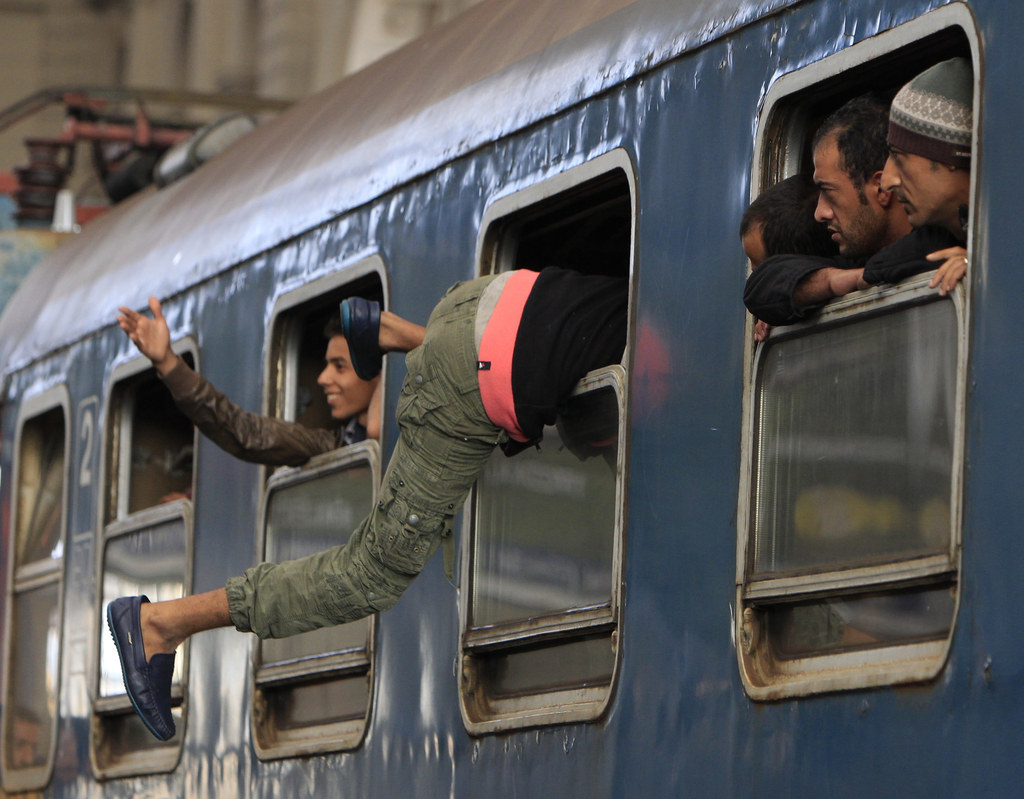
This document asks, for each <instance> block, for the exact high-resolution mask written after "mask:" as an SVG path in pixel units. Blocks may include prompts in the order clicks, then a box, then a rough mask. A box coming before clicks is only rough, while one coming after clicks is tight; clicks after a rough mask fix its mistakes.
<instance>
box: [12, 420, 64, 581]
mask: <svg viewBox="0 0 1024 799" xmlns="http://www.w3.org/2000/svg"><path fill="white" fill-rule="evenodd" d="M19 458H20V461H19V463H20V465H19V479H18V549H17V563H18V565H19V566H22V565H25V564H26V563H32V562H33V561H38V560H44V559H48V558H59V557H61V546H62V544H61V541H62V535H61V532H62V530H61V519H62V518H63V509H64V414H63V412H62V411H61V409H60V408H54V409H53V410H52V411H49V412H47V413H44V414H43V415H42V416H39V417H37V418H35V419H32V420H31V421H30V422H28V423H27V424H26V425H25V427H24V428H23V430H22V440H21V448H20V451H19Z"/></svg>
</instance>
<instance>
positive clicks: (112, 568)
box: [100, 517, 186, 696]
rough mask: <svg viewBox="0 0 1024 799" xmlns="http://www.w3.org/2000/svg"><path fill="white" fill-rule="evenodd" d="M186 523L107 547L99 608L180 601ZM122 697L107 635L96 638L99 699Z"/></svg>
mask: <svg viewBox="0 0 1024 799" xmlns="http://www.w3.org/2000/svg"><path fill="white" fill-rule="evenodd" d="M185 535H186V531H185V521H184V519H182V518H181V517H175V518H173V519H169V520H168V521H165V522H161V523H159V524H155V525H153V526H151V527H147V528H144V529H142V530H138V531H135V532H129V533H125V534H123V535H119V536H117V537H116V538H113V539H111V540H110V541H109V542H108V543H107V547H106V551H105V552H104V556H103V607H104V608H106V606H107V604H108V603H109V602H110V601H111V600H113V599H116V598H117V597H120V596H134V595H137V594H145V595H146V596H148V597H149V598H150V600H151V601H153V602H159V601H162V600H165V599H177V598H179V597H181V596H183V595H184V588H185V566H186V541H185ZM181 666H182V659H181V658H177V659H176V660H175V663H174V683H176V684H180V683H181V678H182V674H181ZM119 694H124V683H123V682H122V680H121V666H120V663H119V661H118V658H117V651H116V649H115V648H114V642H113V640H112V639H111V637H110V636H109V635H103V636H101V637H100V695H101V696H116V695H119Z"/></svg>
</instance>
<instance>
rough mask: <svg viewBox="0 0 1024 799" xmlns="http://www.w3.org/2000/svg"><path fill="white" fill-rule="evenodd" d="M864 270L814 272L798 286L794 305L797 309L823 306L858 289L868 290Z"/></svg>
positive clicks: (826, 269)
mask: <svg viewBox="0 0 1024 799" xmlns="http://www.w3.org/2000/svg"><path fill="white" fill-rule="evenodd" d="M863 275H864V270H863V269H837V268H835V267H826V268H824V269H819V270H818V271H817V272H812V273H811V274H810V275H808V276H807V277H805V278H804V279H803V280H801V281H800V283H798V284H797V287H796V291H795V292H794V293H793V304H794V305H795V306H796V307H797V308H807V307H810V306H817V305H823V304H824V303H826V302H828V301H829V300H832V299H835V298H836V297H842V296H843V295H844V294H849V293H850V292H851V291H856V290H857V289H861V288H867V283H865V282H864V279H863Z"/></svg>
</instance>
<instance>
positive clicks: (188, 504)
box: [89, 337, 199, 779]
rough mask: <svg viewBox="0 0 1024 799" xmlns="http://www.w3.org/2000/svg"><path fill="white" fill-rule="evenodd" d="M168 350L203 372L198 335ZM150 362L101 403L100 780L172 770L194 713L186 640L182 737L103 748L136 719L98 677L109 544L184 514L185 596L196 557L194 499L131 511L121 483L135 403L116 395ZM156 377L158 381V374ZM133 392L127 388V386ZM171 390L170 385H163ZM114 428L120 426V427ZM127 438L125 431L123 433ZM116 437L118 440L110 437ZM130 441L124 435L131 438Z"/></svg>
mask: <svg viewBox="0 0 1024 799" xmlns="http://www.w3.org/2000/svg"><path fill="white" fill-rule="evenodd" d="M171 349H172V350H173V351H174V352H175V353H176V354H178V355H189V356H190V357H191V358H192V361H193V363H194V364H195V366H194V368H195V370H196V371H197V372H198V371H199V352H198V346H197V345H196V343H195V340H194V339H193V338H191V337H184V338H181V339H178V340H175V341H173V342H172V343H171ZM152 368H153V367H152V364H151V363H150V362H149V360H148V359H147V358H145V357H141V356H140V357H134V358H132V359H130V360H128V361H126V362H123V363H121V364H119V365H117V366H116V367H115V368H114V369H113V371H112V372H111V374H110V377H109V378H108V381H107V389H106V396H105V403H104V422H103V431H104V433H103V436H102V438H101V439H100V441H101V442H102V447H103V450H102V456H101V466H100V485H101V486H102V495H101V501H100V502H99V503H97V505H98V507H97V509H96V513H97V527H96V529H97V530H98V531H99V534H98V536H97V546H96V556H95V557H96V572H95V573H96V575H97V581H96V586H97V590H96V600H95V602H96V607H95V613H96V615H95V618H96V620H97V621H96V630H97V633H96V635H95V636H94V639H93V641H94V643H93V646H94V649H93V658H92V664H93V667H92V673H91V675H90V678H89V683H90V685H91V686H92V687H93V690H92V693H91V696H92V702H91V709H90V717H91V719H92V723H91V724H90V730H89V748H90V752H91V756H92V760H93V768H94V770H95V772H96V776H97V777H98V778H99V779H110V778H117V777H127V776H135V775H142V774H165V773H169V772H172V771H174V770H175V769H176V768H177V766H178V763H179V762H180V760H181V756H182V752H183V750H184V743H185V735H186V731H187V727H188V716H189V688H188V685H189V672H190V670H189V660H190V658H189V650H190V645H189V642H188V641H186V642H185V643H183V644H182V645H181V647H180V648H179V649H178V651H177V657H178V660H179V662H180V664H181V683H180V686H173V687H172V692H171V698H172V701H173V704H174V706H175V707H180V708H181V723H180V724H179V725H178V729H177V734H176V735H175V736H174V738H172V739H171V741H169V742H166V743H164V744H161V745H160V747H159V748H156V749H154V748H141V749H138V750H133V751H131V752H128V753H126V754H124V755H120V756H118V757H116V758H113V757H108V756H107V755H106V754H105V753H104V751H103V748H104V738H105V734H104V733H103V729H102V727H103V725H104V724H105V723H106V720H107V719H112V718H116V717H119V716H122V717H127V718H131V716H132V715H133V714H134V713H135V710H134V708H133V707H132V704H131V700H130V699H129V698H128V695H127V694H120V695H118V696H114V697H104V696H101V695H100V689H99V686H100V678H101V676H102V658H101V652H102V643H103V636H109V631H108V630H107V625H106V618H105V610H106V609H105V606H104V597H103V583H104V578H105V574H106V571H105V560H106V551H107V546H108V545H109V544H110V543H111V542H112V541H115V540H117V539H119V538H123V537H125V536H129V535H132V534H134V533H140V532H143V531H145V530H147V529H152V528H154V527H156V526H158V525H160V524H162V523H164V522H167V521H170V520H172V519H181V520H182V523H183V526H184V534H185V562H184V564H183V566H184V574H183V575H182V593H183V595H188V594H190V593H191V591H192V580H193V557H194V549H195V524H194V504H193V500H191V499H179V500H174V501H172V502H167V503H163V504H156V505H150V506H148V507H145V508H141V509H139V510H136V511H134V512H129V511H128V504H127V498H128V496H130V491H125V490H124V489H125V488H126V487H128V486H127V485H125V484H124V482H125V479H126V474H127V471H126V469H125V459H126V458H128V459H129V460H130V447H131V443H132V442H131V441H130V438H131V435H130V428H131V421H132V419H131V409H132V408H133V407H134V394H135V392H134V391H132V399H131V400H130V402H129V403H128V410H129V413H128V414H127V415H126V414H125V412H124V411H125V407H124V405H123V404H122V403H123V401H124V397H123V396H122V397H119V396H118V394H119V392H122V391H125V390H126V388H125V384H126V383H127V382H129V381H131V380H133V379H135V378H138V377H139V376H140V375H142V374H144V373H146V372H147V371H148V370H150V369H152ZM153 379H154V380H157V381H159V379H160V378H159V377H158V376H156V374H155V372H154V375H153ZM128 390H130V388H129V389H128ZM165 390H166V389H165ZM115 428H116V429H115ZM126 430H128V431H129V435H128V436H125V431H126ZM112 437H113V438H112ZM126 439H127V440H126ZM198 443H199V432H198V430H196V429H195V428H193V431H192V448H193V453H194V455H193V468H192V490H193V496H194V491H195V486H196V476H197V474H198V471H199V470H198V452H199V447H198Z"/></svg>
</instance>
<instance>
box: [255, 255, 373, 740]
mask: <svg viewBox="0 0 1024 799" xmlns="http://www.w3.org/2000/svg"><path fill="white" fill-rule="evenodd" d="M373 277H376V279H377V283H378V285H379V287H380V293H381V298H382V300H383V302H382V305H381V310H386V309H387V308H388V307H389V306H390V282H389V278H388V272H387V266H386V263H385V261H384V258H383V256H382V255H381V254H380V253H379V252H378V251H376V250H365V251H362V252H360V253H357V254H356V255H354V256H351V257H347V258H344V259H340V260H333V261H329V262H327V263H326V264H325V265H324V267H323V269H322V271H319V272H318V274H317V276H315V277H313V278H312V279H310V278H309V276H308V275H307V276H303V278H302V280H301V282H297V283H295V284H286V285H285V286H283V288H282V293H281V294H280V296H278V298H277V299H276V300H275V302H274V306H273V309H272V310H271V313H270V319H269V322H268V325H267V331H268V333H267V339H266V341H267V345H266V348H265V354H264V355H265V357H264V375H265V379H264V381H263V386H264V392H263V413H264V414H265V415H268V416H275V415H276V416H278V417H280V418H284V419H287V420H289V421H294V419H295V416H296V406H297V396H298V389H299V386H298V380H297V379H296V380H292V379H291V377H290V376H291V375H293V374H297V372H298V368H299V367H298V365H299V347H300V344H299V341H298V337H297V331H298V330H299V329H300V325H299V324H298V319H300V318H301V317H302V314H301V313H300V311H301V307H302V306H309V305H312V304H315V303H316V302H317V300H318V298H320V297H322V296H323V295H325V294H328V293H332V292H341V291H342V290H343V289H345V288H346V287H347V286H353V287H354V286H355V285H356V284H358V283H359V282H360V281H364V280H367V279H372V278H373ZM387 369H388V358H387V356H385V357H384V359H383V363H382V366H381V379H380V387H381V388H380V390H381V408H382V409H383V408H384V407H386V386H387ZM383 435H384V417H383V412H382V418H381V437H382V439H383ZM381 452H382V450H381V445H380V442H377V441H371V440H366V441H364V442H359V443H357V444H349V445H348V446H345V447H342V448H340V449H338V450H335V451H333V452H329V453H324V454H322V455H318V456H315V457H314V458H311V459H310V460H309V462H308V463H306V464H303V465H302V466H297V467H277V468H276V469H275V468H273V467H268V466H263V467H261V472H262V474H263V479H262V480H261V491H262V493H261V494H260V509H261V510H260V521H259V527H258V529H257V531H256V535H257V541H256V546H257V551H258V552H260V553H263V557H266V554H265V553H266V547H267V537H266V511H267V505H268V500H269V498H270V495H271V492H272V490H274V489H276V488H278V487H279V486H280V484H281V483H286V484H289V483H295V482H301V481H303V480H308V479H311V477H310V475H311V474H313V475H316V474H320V473H324V472H328V471H333V470H337V469H341V468H347V465H352V463H353V462H355V461H356V460H365V461H367V462H368V463H369V464H370V468H371V470H372V473H373V483H374V485H373V496H374V502H376V497H377V494H378V492H379V489H380V480H381V476H382V467H381V463H382V455H381ZM370 510H371V508H369V507H368V508H367V509H366V511H367V513H369V511H370ZM368 624H369V628H368V631H367V643H366V649H365V651H366V657H367V659H368V661H369V662H368V664H367V665H366V668H365V673H366V678H367V680H368V681H369V683H368V698H367V706H366V712H365V714H364V716H363V717H362V719H359V720H356V719H350V720H346V721H343V722H338V723H333V724H326V725H319V726H311V727H309V728H308V729H309V730H310V732H309V733H305V734H303V735H286V736H284V737H283V739H281V740H277V741H274V742H271V743H266V744H265V743H263V740H264V739H265V738H266V737H267V736H266V735H265V733H264V732H262V731H261V730H260V729H258V725H259V724H260V723H261V720H260V719H258V718H257V709H258V708H260V707H262V706H264V705H265V699H264V697H263V696H262V695H261V692H262V691H263V690H264V686H268V687H269V686H273V685H275V684H277V685H281V684H288V683H292V684H295V683H297V682H301V680H299V679H297V678H301V677H306V678H309V677H310V676H311V675H313V674H322V675H328V676H329V675H330V674H331V673H332V672H334V673H336V674H340V673H343V672H345V671H355V670H358V669H359V668H361V665H359V664H356V663H355V662H354V660H353V661H352V662H351V663H349V662H348V660H347V659H346V658H345V657H340V658H327V659H321V660H318V661H317V662H318V663H319V664H320V668H317V669H310V670H308V671H305V670H303V669H301V668H298V669H296V670H295V672H294V673H291V670H289V669H279V670H275V669H273V668H272V669H271V675H270V676H268V677H266V678H262V677H261V675H260V672H261V667H260V665H259V662H258V659H259V651H260V648H259V644H258V643H257V644H256V645H254V646H253V648H252V656H251V660H250V680H249V696H250V700H251V702H252V707H253V709H254V712H253V714H252V719H251V731H252V736H253V748H254V750H255V752H256V755H257V757H258V758H259V759H261V760H277V759H283V758H290V757H302V756H307V755H311V754H320V753H326V752H340V751H352V750H354V749H358V748H359V747H360V746H361V745H362V743H363V741H364V740H365V737H366V731H367V729H368V728H369V725H370V719H371V717H372V712H373V698H374V693H375V681H376V673H377V668H376V657H377V625H378V621H377V616H376V614H374V615H373V616H372V617H370V619H369V623H368ZM274 671H277V672H278V676H277V677H276V678H275V677H274V676H273V674H274Z"/></svg>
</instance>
